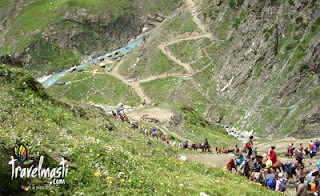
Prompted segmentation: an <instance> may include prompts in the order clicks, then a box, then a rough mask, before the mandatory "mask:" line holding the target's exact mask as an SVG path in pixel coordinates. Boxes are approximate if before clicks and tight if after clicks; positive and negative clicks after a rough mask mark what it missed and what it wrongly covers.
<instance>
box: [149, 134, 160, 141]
mask: <svg viewBox="0 0 320 196" xmlns="http://www.w3.org/2000/svg"><path fill="white" fill-rule="evenodd" d="M151 136H152V137H153V138H156V139H157V140H158V139H159V136H158V134H157V132H153V133H151Z"/></svg>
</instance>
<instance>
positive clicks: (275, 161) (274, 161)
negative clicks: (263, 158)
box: [269, 146, 277, 165]
mask: <svg viewBox="0 0 320 196" xmlns="http://www.w3.org/2000/svg"><path fill="white" fill-rule="evenodd" d="M274 149H276V147H275V146H271V150H270V153H269V157H270V159H271V161H272V165H274V164H276V163H277V155H276V151H275V150H274Z"/></svg>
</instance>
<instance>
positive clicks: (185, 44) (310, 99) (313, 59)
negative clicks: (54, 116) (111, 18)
mask: <svg viewBox="0 0 320 196" xmlns="http://www.w3.org/2000/svg"><path fill="white" fill-rule="evenodd" d="M185 2H186V3H185V5H183V6H182V7H181V8H180V9H178V10H177V12H176V14H179V13H181V12H183V13H185V12H186V11H188V10H189V11H191V13H192V19H193V21H194V22H197V23H198V24H197V28H198V30H197V31H198V32H196V33H195V34H197V35H201V34H205V33H211V35H212V36H213V37H211V40H210V39H207V40H206V38H198V39H194V40H188V39H185V38H188V37H192V35H191V36H190V35H187V34H182V33H180V34H178V35H177V34H172V33H171V34H169V35H168V34H166V33H165V31H164V30H163V29H164V27H163V26H165V23H166V22H167V21H164V24H161V25H159V26H158V27H157V28H156V29H155V30H154V31H152V32H151V33H150V35H149V37H148V39H147V40H146V44H145V45H144V46H143V47H142V48H141V49H140V50H139V52H135V53H133V54H131V56H129V57H128V58H127V59H128V62H127V63H126V62H125V63H124V64H123V65H126V67H123V68H122V69H123V70H122V71H120V73H122V74H123V75H124V76H125V77H129V78H130V77H133V78H136V77H139V75H137V74H135V75H133V74H132V73H139V69H141V70H142V69H148V67H149V65H150V64H148V63H146V62H144V61H142V60H141V59H149V60H148V62H156V61H157V59H156V58H153V57H152V55H149V53H148V51H147V50H146V48H150V47H151V48H156V47H157V46H161V45H165V46H166V47H165V50H166V51H167V52H166V55H167V56H168V57H170V56H173V58H176V59H178V60H179V61H180V62H181V63H180V64H181V66H182V63H184V64H188V65H190V66H191V67H192V68H193V69H194V70H193V74H191V75H190V74H186V76H187V77H188V79H187V80H186V79H184V78H181V77H174V78H172V77H171V78H161V79H158V80H152V81H148V82H147V83H142V84H141V85H142V86H143V87H144V88H145V91H146V93H147V94H148V95H149V96H150V97H151V99H152V100H153V101H155V102H168V103H169V102H170V103H172V102H174V103H185V104H190V103H197V104H199V103H200V104H202V105H204V106H205V109H204V110H203V112H204V113H205V115H206V116H207V118H208V119H212V120H215V121H218V122H220V123H223V124H229V125H232V126H234V127H237V128H238V129H240V130H248V131H251V130H253V131H254V132H255V133H256V134H258V135H260V136H271V137H274V136H277V135H294V136H300V137H307V136H308V137H311V136H315V135H317V134H319V130H320V129H319V128H320V124H319V122H320V119H319V112H320V87H319V84H320V79H319V73H320V59H319V58H320V53H319V44H320V42H319V41H320V39H319V38H320V33H319V32H320V18H319V14H320V5H319V2H318V1H303V0H301V1H284V0H282V1H280V0H277V1H254V0H252V1H242V0H230V1H214V0H207V1H191V2H193V4H191V5H190V1H185ZM199 23H200V24H199ZM204 26H205V27H204ZM176 28H179V26H177V27H176ZM201 31H202V32H201ZM170 39H171V40H180V41H179V42H174V41H170ZM170 43H171V44H170ZM152 45H154V47H152ZM164 52H165V51H164ZM134 55H135V57H134ZM138 57H139V58H138ZM130 59H139V61H138V60H137V62H136V61H134V60H131V61H132V62H131V64H130V62H129V60H130ZM133 62H134V63H133ZM137 65H139V66H137ZM120 68H121V67H120ZM127 69H129V70H130V69H132V70H133V71H130V73H128V72H125V70H127ZM169 75H170V74H169ZM161 86H166V87H165V88H164V89H170V90H162V88H161ZM195 92H197V93H200V96H195V95H194V93H195ZM191 105H192V104H191Z"/></svg>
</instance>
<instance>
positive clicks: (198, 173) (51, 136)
mask: <svg viewBox="0 0 320 196" xmlns="http://www.w3.org/2000/svg"><path fill="white" fill-rule="evenodd" d="M0 90H1V94H0V157H1V161H0V168H1V169H0V176H1V181H0V193H1V194H4V195H10V194H12V195H16V194H23V193H25V194H35V193H36V194H38V195H41V194H52V195H60V194H63V195H83V194H84V195H103V194H106V195H110V194H116V195H123V194H126V195H127V194H134V195H144V194H147V195H152V194H159V195H177V194H178V195H183V194H188V195H199V193H200V192H206V193H207V194H210V195H222V194H223V195H224V194H225V193H228V194H230V195H240V194H250V195H273V194H275V193H274V192H271V191H268V190H267V189H265V188H263V187H261V186H259V185H257V184H254V183H249V181H247V180H246V179H245V178H244V177H241V176H236V175H232V174H229V173H227V172H224V171H222V170H221V169H219V168H213V167H209V166H205V165H203V164H195V163H191V162H189V161H186V162H182V161H180V160H178V159H177V158H176V156H175V155H176V153H178V152H179V151H181V150H178V149H177V148H173V147H170V146H169V145H166V144H163V143H160V142H157V141H155V140H151V139H149V138H148V137H145V136H143V135H140V133H139V132H138V131H137V130H133V129H131V128H129V127H128V125H127V124H126V123H120V122H119V121H118V120H116V119H114V118H113V117H111V116H109V115H106V113H104V112H103V111H101V110H99V109H97V108H94V107H91V106H88V105H78V104H75V103H70V102H68V101H64V100H60V99H57V98H54V97H52V96H51V95H48V94H46V93H45V91H44V89H42V87H41V86H40V84H39V83H37V82H36V81H35V80H34V79H33V77H32V76H31V75H30V74H28V73H27V72H26V71H24V70H22V69H12V68H8V67H6V66H0ZM18 143H23V144H24V145H25V146H26V147H27V148H28V150H29V157H30V156H33V157H34V158H35V161H36V162H37V161H38V158H39V156H41V155H43V156H44V157H45V162H44V165H45V166H46V167H48V166H49V167H51V168H53V167H56V166H57V165H58V164H59V162H60V160H61V159H60V158H61V157H62V156H63V157H65V159H67V160H68V164H69V165H70V167H69V172H68V176H67V177H66V178H65V180H66V185H61V186H57V185H56V186H55V185H49V186H46V184H47V183H49V180H45V179H41V180H39V179H38V178H37V177H36V178H33V179H31V180H25V179H13V180H12V179H11V166H10V165H8V162H9V160H10V156H13V154H14V153H13V147H14V146H15V145H16V144H18ZM149 143H151V145H148V144H149ZM71 166H72V167H71ZM21 185H24V187H28V185H32V186H46V187H47V188H45V189H38V190H35V189H31V188H30V189H29V188H23V189H21ZM235 186H236V187H237V188H236V189H235V188H234V187H235Z"/></svg>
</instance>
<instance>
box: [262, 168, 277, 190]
mask: <svg viewBox="0 0 320 196" xmlns="http://www.w3.org/2000/svg"><path fill="white" fill-rule="evenodd" d="M265 186H266V187H268V188H269V189H274V188H275V187H276V176H275V175H274V173H272V172H271V169H268V174H267V175H266V177H265Z"/></svg>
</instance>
